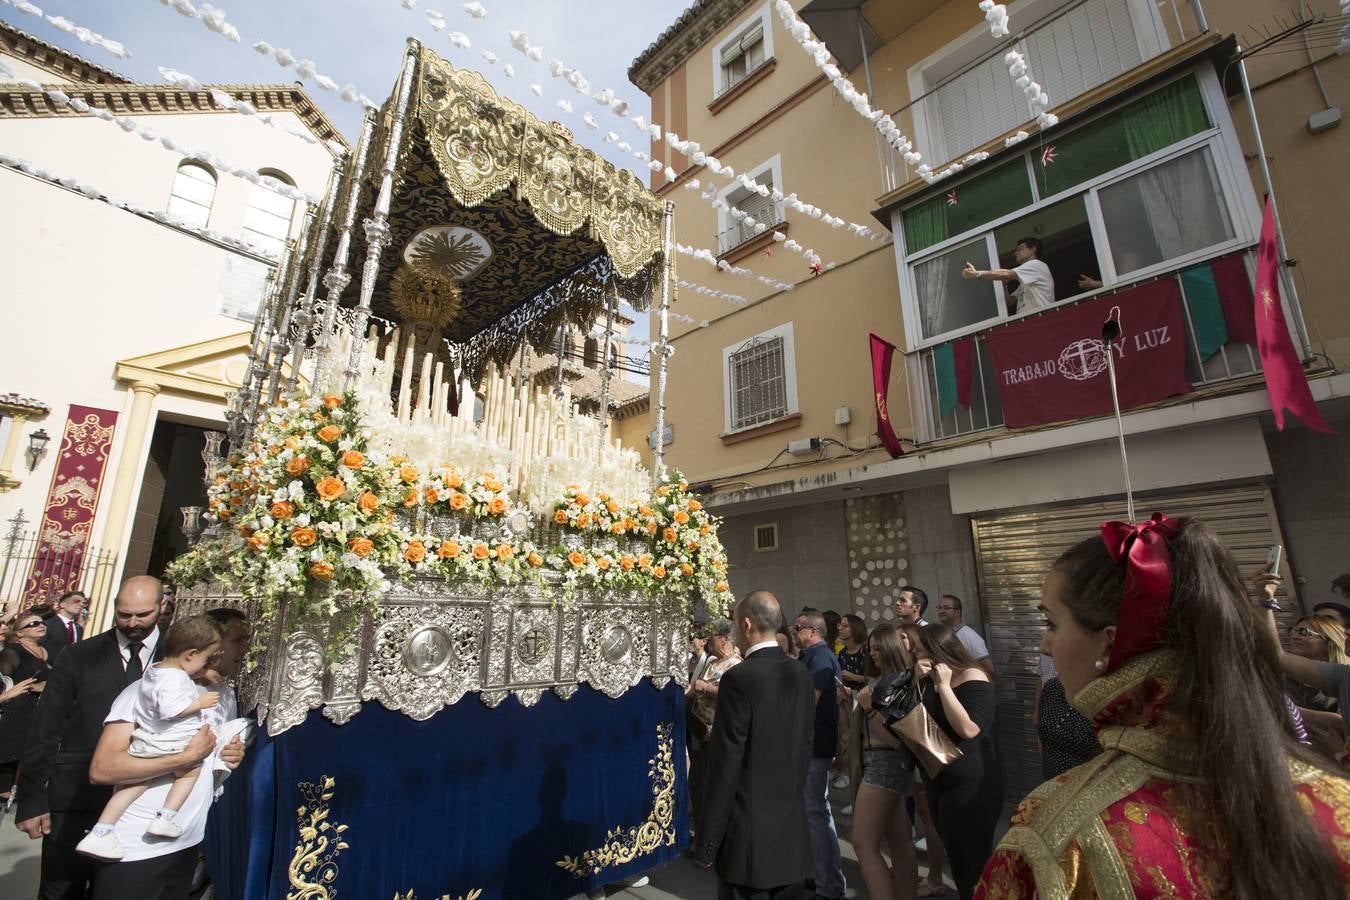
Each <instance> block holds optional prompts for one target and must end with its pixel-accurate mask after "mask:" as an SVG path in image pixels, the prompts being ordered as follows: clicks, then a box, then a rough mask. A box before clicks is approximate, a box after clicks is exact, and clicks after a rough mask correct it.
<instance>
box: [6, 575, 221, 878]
mask: <svg viewBox="0 0 1350 900" xmlns="http://www.w3.org/2000/svg"><path fill="white" fill-rule="evenodd" d="M160 591H161V586H160V582H159V579H158V578H151V577H149V576H147V575H138V576H136V577H134V578H128V579H127V580H126V581H125V582H124V583H123V584H122V588H121V590H120V591H118V592H117V600H116V606H115V611H114V621H113V624H114V626H115V627H114V628H113V629H112V630H111V631H106V632H104V633H103V634H100V635H98V636H97V637H93V638H89V639H88V640H83V641H80V642H78V643H76V644H74V645H72V646H70V647H68V648H66V650H65V651H64V652H62V653H61V655H60V656H59V657H57V660H56V664H55V665H54V666H53V667H52V670H51V674H50V675H49V676H48V678H47V687H46V689H45V690H44V691H43V694H42V700H41V701H40V702H39V704H38V709H37V715H36V716H35V717H34V721H33V727H32V730H31V731H30V732H29V734H28V744H27V746H26V747H25V748H24V754H23V759H22V761H21V763H20V766H19V798H18V809H17V811H16V814H15V819H16V824H17V825H18V827H19V830H20V831H22V832H24V833H25V834H27V835H28V836H29V838H31V839H33V840H37V839H38V838H42V881H41V885H40V887H39V889H38V897H39V900H77V898H84V897H86V896H88V893H89V889H90V883H91V882H92V880H93V877H94V870H95V866H96V863H95V862H94V860H92V859H90V858H89V857H87V856H82V855H80V854H79V853H76V852H75V845H76V844H78V843H79V842H80V839H81V838H83V837H84V835H85V833H86V832H88V831H89V829H90V828H92V827H93V826H94V823H95V822H96V821H98V815H99V812H100V811H101V810H102V809H103V806H104V804H105V803H107V801H108V797H109V796H110V795H111V794H112V788H111V787H108V786H103V785H94V784H91V783H90V781H89V763H90V760H91V758H92V757H93V754H94V747H95V745H96V744H97V743H98V739H99V735H100V734H101V733H102V731H103V720H104V718H106V717H107V715H108V711H109V709H110V708H111V707H112V703H113V700H114V699H116V697H117V695H118V694H120V693H121V692H122V689H123V688H125V687H126V686H127V685H128V684H131V683H132V682H134V681H136V680H137V679H139V678H140V677H141V674H142V673H143V672H144V671H145V667H146V666H148V665H150V664H151V663H152V662H154V661H155V659H156V658H157V652H158V649H159V640H160V633H159V629H158V627H156V626H157V623H158V621H159V613H160ZM214 747H215V740H214V738H213V737H212V736H211V733H210V731H209V729H203V730H202V733H200V734H198V735H197V736H196V737H194V738H193V739H192V743H190V744H189V745H188V747H187V749H186V750H184V751H183V752H182V754H181V756H182V757H183V758H182V759H181V760H178V759H177V758H176V757H174V759H175V760H176V761H175V765H177V766H188V765H191V764H195V763H196V762H198V761H200V760H202V759H204V758H206V756H207V754H209V753H210V752H211V751H212V750H213V749H214ZM161 759H166V758H161ZM156 761H157V762H158V761H160V760H156Z"/></svg>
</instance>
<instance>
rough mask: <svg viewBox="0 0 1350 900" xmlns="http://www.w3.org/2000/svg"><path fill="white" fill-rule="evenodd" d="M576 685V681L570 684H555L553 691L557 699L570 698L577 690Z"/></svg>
mask: <svg viewBox="0 0 1350 900" xmlns="http://www.w3.org/2000/svg"><path fill="white" fill-rule="evenodd" d="M577 687H578V685H577V683H576V682H572V683H570V684H555V685H554V686H553V693H555V694H557V695H558V699H559V700H571V699H572V695H573V694H575V693H576V692H577Z"/></svg>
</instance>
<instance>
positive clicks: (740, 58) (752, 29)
mask: <svg viewBox="0 0 1350 900" xmlns="http://www.w3.org/2000/svg"><path fill="white" fill-rule="evenodd" d="M770 59H773V29H772V27H771V20H770V19H769V7H768V6H767V5H765V6H764V7H763V8H762V9H760V10H759V11H758V12H757V13H756V14H755V16H754V17H753V18H751V19H749V20H748V21H746V22H745V23H744V24H742V26H741V27H740V28H738V29H736V31H735V32H733V33H732V34H731V36H730V37H728V38H726V39H725V40H723V41H721V42H720V43H718V44H717V45H716V47H715V48H714V50H713V97H714V99H716V98H717V97H720V96H722V95H723V94H725V93H726V92H727V91H729V90H731V89H732V88H734V87H735V86H736V85H738V84H740V83H741V82H742V81H744V80H745V79H746V78H749V77H750V76H751V75H753V74H754V73H755V72H756V71H758V70H759V68H760V67H761V66H763V65H764V63H766V62H768V61H769V60H770Z"/></svg>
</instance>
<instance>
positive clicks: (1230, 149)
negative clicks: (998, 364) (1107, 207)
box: [891, 65, 1261, 352]
mask: <svg viewBox="0 0 1350 900" xmlns="http://www.w3.org/2000/svg"><path fill="white" fill-rule="evenodd" d="M1189 76H1193V77H1195V79H1196V81H1197V83H1198V85H1199V88H1200V96H1201V99H1202V100H1203V101H1204V103H1205V111H1206V113H1207V114H1208V115H1209V118H1210V122H1211V123H1213V124H1212V125H1211V127H1210V128H1209V129H1207V130H1206V131H1202V132H1200V133H1198V134H1195V135H1192V136H1190V137H1188V138H1186V139H1185V140H1182V141H1179V142H1177V143H1175V144H1172V145H1171V146H1169V147H1165V148H1163V149H1162V150H1159V151H1157V152H1155V153H1152V154H1150V155H1148V156H1145V157H1142V158H1140V159H1137V160H1134V161H1133V162H1131V163H1128V164H1127V165H1125V166H1122V167H1120V168H1118V169H1113V170H1111V171H1109V172H1105V173H1103V174H1101V175H1099V176H1097V177H1096V178H1092V179H1088V180H1087V181H1084V182H1081V183H1080V184H1077V185H1074V186H1073V187H1072V188H1069V189H1068V190H1065V191H1060V192H1059V193H1057V194H1052V195H1050V196H1046V197H1041V196H1040V195H1039V191H1038V189H1037V185H1036V182H1035V179H1034V178H1033V179H1031V187H1032V198H1033V200H1032V204H1031V205H1030V206H1027V207H1024V208H1022V209H1019V210H1014V211H1013V212H1011V213H1009V214H1007V215H1005V216H1002V217H1000V218H998V219H994V220H991V221H989V222H986V223H984V224H983V225H980V226H979V227H977V228H973V229H970V230H969V231H965V232H962V233H960V234H956V235H952V236H951V237H949V238H947V239H945V240H943V241H941V242H940V243H937V244H933V245H932V246H930V247H925V248H924V249H923V250H921V251H919V252H917V253H915V254H914V255H913V256H907V255H906V250H905V235H904V217H903V213H904V209H903V208H898V209H896V210H894V211H893V212H892V213H891V232H892V235H893V236H894V238H895V239H894V242H893V243H894V247H895V258H896V267H897V271H898V272H900V285H901V292H900V295H901V296H900V305H901V313H902V315H903V316H904V319H905V348H906V350H907V351H911V352H913V351H917V350H921V349H924V348H927V347H933V346H936V345H938V344H944V343H946V342H947V341H950V340H952V339H954V338H957V337H961V336H963V335H967V334H975V333H978V332H982V331H986V330H988V329H989V328H992V327H994V326H996V325H1001V324H1004V323H1007V322H1010V321H1016V320H1018V319H1021V318H1024V317H1026V316H1029V315H1035V314H1038V313H1043V312H1045V310H1031V311H1028V312H1025V313H1017V314H1014V315H1011V316H1010V315H1008V312H1007V302H1006V296H1005V294H1004V291H1003V285H1002V283H1001V282H995V283H994V285H995V292H996V294H997V296H998V301H999V305H998V309H997V312H998V315H997V316H996V317H995V318H992V319H985V320H984V321H982V322H977V323H975V324H972V325H967V326H964V327H962V328H958V329H954V330H952V331H949V332H944V333H942V334H937V335H933V336H932V337H927V336H924V334H923V318H922V316H921V313H920V310H919V304H918V284H917V281H916V278H915V275H914V268H915V266H917V265H919V264H921V263H923V262H924V261H926V260H928V259H930V258H932V257H934V256H940V255H942V254H943V253H945V252H947V251H949V250H951V249H952V248H953V247H957V246H960V245H961V244H964V243H968V242H970V241H971V240H972V239H973V238H976V237H978V236H979V235H981V234H983V235H985V240H986V245H987V247H988V252H989V259H988V261H987V262H988V264H989V265H990V266H991V267H992V266H993V261H994V260H995V259H997V256H996V253H997V249H996V246H995V239H994V232H996V231H998V230H999V229H1000V228H1002V227H1003V226H1004V225H1007V224H1009V223H1010V222H1015V221H1017V220H1018V219H1023V218H1026V217H1027V216H1028V215H1031V214H1033V213H1035V212H1036V211H1037V210H1040V209H1044V208H1046V207H1049V206H1052V205H1054V204H1056V203H1059V202H1061V201H1063V200H1067V199H1069V198H1071V197H1074V196H1077V195H1082V196H1083V198H1084V204H1085V206H1086V209H1087V217H1088V224H1089V226H1090V227H1091V230H1092V239H1093V242H1094V245H1095V246H1096V248H1097V253H1098V261H1099V263H1100V264H1101V267H1102V268H1101V272H1100V275H1101V280H1102V282H1103V285H1104V286H1103V287H1102V288H1099V289H1098V290H1101V291H1107V290H1114V289H1115V288H1116V287H1118V286H1119V281H1118V280H1117V279H1116V275H1115V271H1114V264H1113V262H1112V260H1111V257H1110V253H1109V252H1108V251H1107V250H1106V246H1107V245H1106V242H1105V238H1106V225H1105V222H1103V221H1102V216H1101V208H1100V206H1099V205H1098V201H1097V194H1098V191H1099V190H1100V189H1102V188H1105V187H1109V186H1110V185H1112V184H1115V183H1117V182H1120V181H1125V180H1127V179H1129V178H1132V177H1134V176H1136V175H1138V174H1139V173H1140V172H1142V171H1143V170H1145V169H1149V168H1152V167H1154V166H1155V165H1160V164H1162V163H1165V162H1168V161H1170V160H1172V159H1175V158H1177V157H1180V156H1184V155H1186V154H1187V153H1191V152H1193V151H1195V150H1196V149H1198V148H1200V147H1208V148H1209V150H1210V155H1211V159H1212V160H1213V162H1214V169H1215V173H1216V175H1217V177H1218V179H1219V184H1220V187H1221V188H1222V189H1223V195H1224V208H1225V210H1226V211H1227V213H1228V216H1229V219H1230V221H1231V222H1232V225H1233V233H1234V237H1233V238H1232V239H1231V240H1229V241H1227V242H1225V243H1222V244H1216V245H1214V246H1212V247H1207V248H1205V249H1204V250H1200V251H1196V252H1194V253H1190V254H1187V255H1185V256H1179V257H1176V258H1174V259H1169V260H1165V261H1164V262H1161V263H1158V264H1157V265H1154V266H1150V267H1148V268H1145V269H1141V270H1139V271H1137V272H1132V273H1131V274H1130V276H1129V278H1128V282H1135V281H1139V280H1143V279H1146V278H1148V277H1149V276H1151V275H1154V274H1159V273H1163V272H1170V271H1175V270H1178V269H1183V268H1185V267H1186V266H1187V265H1189V264H1192V263H1195V262H1199V261H1201V260H1204V259H1211V258H1213V257H1216V256H1221V255H1223V254H1224V253H1228V252H1231V251H1233V250H1236V249H1238V248H1241V247H1247V246H1250V245H1252V244H1253V243H1255V242H1256V239H1257V237H1258V236H1259V234H1260V227H1261V209H1260V207H1259V205H1258V204H1257V202H1256V198H1255V195H1254V194H1253V192H1252V191H1251V189H1250V184H1251V182H1250V179H1249V178H1248V175H1247V170H1246V164H1245V161H1244V160H1243V156H1242V148H1241V146H1240V145H1239V144H1238V141H1237V133H1236V131H1235V130H1234V127H1233V124H1232V120H1231V117H1230V115H1229V110H1228V104H1227V100H1226V98H1225V96H1224V93H1223V88H1222V86H1221V85H1220V84H1219V81H1218V77H1217V76H1216V75H1215V74H1214V70H1213V67H1211V66H1208V65H1200V66H1198V67H1196V68H1192V69H1187V70H1186V71H1183V72H1179V73H1177V75H1176V76H1175V77H1174V78H1172V79H1169V81H1168V82H1163V83H1161V84H1158V85H1156V86H1155V87H1154V89H1155V90H1156V89H1160V88H1162V87H1163V86H1165V85H1166V84H1168V83H1170V82H1171V81H1177V80H1180V79H1182V78H1186V77H1189ZM1140 96H1143V95H1142V94H1141V95H1140ZM1126 102H1129V101H1126ZM1120 106H1121V104H1113V105H1112V106H1111V107H1110V108H1108V109H1104V110H1102V111H1101V113H1100V114H1099V115H1098V116H1096V117H1094V118H1098V117H1100V116H1105V115H1110V114H1111V113H1114V112H1115V111H1116V110H1118V109H1119V108H1120ZM1090 121H1091V120H1086V121H1085V122H1084V124H1083V125H1080V126H1078V127H1091V126H1090V124H1089V123H1090ZM1021 152H1022V154H1023V156H1024V158H1027V159H1029V158H1030V157H1029V156H1027V155H1026V154H1028V153H1029V152H1030V151H1027V150H1023V151H1021ZM945 187H946V189H948V190H951V189H956V190H959V189H960V182H958V181H955V180H953V181H952V183H951V184H946V185H945ZM926 199H927V197H925V200H926ZM913 205H914V204H910V206H913ZM972 261H973V262H976V264H977V266H978V265H979V261H977V260H972ZM1092 293H1094V292H1093V291H1085V292H1082V293H1081V294H1075V295H1073V296H1074V297H1086V296H1090V295H1091V294H1092Z"/></svg>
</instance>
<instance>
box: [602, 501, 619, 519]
mask: <svg viewBox="0 0 1350 900" xmlns="http://www.w3.org/2000/svg"><path fill="white" fill-rule="evenodd" d="M605 509H607V510H609V514H610V515H611V516H612V515H614V514H615V513H617V512H618V511H619V504H617V503H615V502H614V501H613V500H611V501H609V502H608V503H606V504H605Z"/></svg>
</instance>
